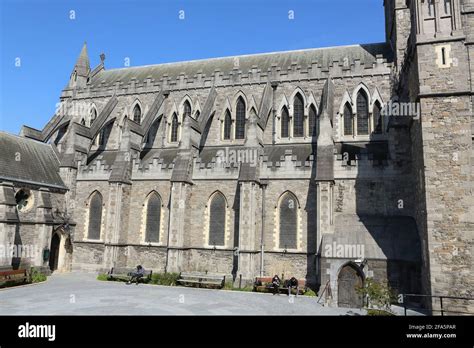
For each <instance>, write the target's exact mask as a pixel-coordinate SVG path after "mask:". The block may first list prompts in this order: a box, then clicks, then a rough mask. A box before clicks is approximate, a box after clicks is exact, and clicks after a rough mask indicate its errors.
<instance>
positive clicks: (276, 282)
mask: <svg viewBox="0 0 474 348" xmlns="http://www.w3.org/2000/svg"><path fill="white" fill-rule="evenodd" d="M280 284H281V280H280V277H279V276H278V275H276V274H275V276H274V277H273V278H272V290H273V295H275V294H278V295H279V294H280Z"/></svg>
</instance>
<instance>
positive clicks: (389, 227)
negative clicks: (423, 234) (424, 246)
mask: <svg viewBox="0 0 474 348" xmlns="http://www.w3.org/2000/svg"><path fill="white" fill-rule="evenodd" d="M334 220H335V223H334V234H330V233H325V234H323V236H322V247H323V248H322V250H323V253H324V250H325V245H333V243H334V242H335V243H336V244H337V245H364V254H365V255H364V258H366V259H378V260H386V259H390V260H400V261H412V262H420V260H421V246H420V239H419V237H418V231H417V228H416V223H415V220H414V219H412V218H411V217H405V216H391V217H382V216H381V217H378V216H357V215H349V214H344V215H338V216H337V217H336V218H335V219H334ZM323 256H324V255H323Z"/></svg>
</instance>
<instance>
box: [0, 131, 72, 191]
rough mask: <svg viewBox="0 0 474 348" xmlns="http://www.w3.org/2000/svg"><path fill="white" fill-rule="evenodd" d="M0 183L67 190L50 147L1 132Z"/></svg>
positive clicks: (56, 159)
mask: <svg viewBox="0 0 474 348" xmlns="http://www.w3.org/2000/svg"><path fill="white" fill-rule="evenodd" d="M18 158H19V160H17V159H18ZM0 180H4V181H13V182H18V183H26V184H33V185H38V186H41V187H50V188H58V189H67V187H66V185H65V184H64V182H63V181H62V179H61V177H60V176H59V159H58V157H57V156H56V154H55V152H54V150H53V148H52V146H51V145H50V144H45V143H41V142H39V141H36V140H31V139H27V138H22V137H19V136H16V135H13V134H9V133H5V132H0Z"/></svg>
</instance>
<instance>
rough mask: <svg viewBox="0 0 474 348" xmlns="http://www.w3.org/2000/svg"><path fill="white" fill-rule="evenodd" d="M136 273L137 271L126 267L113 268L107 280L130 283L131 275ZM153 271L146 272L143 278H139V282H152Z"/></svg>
mask: <svg viewBox="0 0 474 348" xmlns="http://www.w3.org/2000/svg"><path fill="white" fill-rule="evenodd" d="M133 272H136V269H131V268H124V267H112V268H111V269H110V271H109V272H108V273H107V279H109V280H123V281H128V280H129V279H130V274H131V273H133ZM152 274H153V271H152V270H150V271H147V270H145V271H144V273H143V277H141V278H139V282H142V283H148V282H150V281H151V276H152Z"/></svg>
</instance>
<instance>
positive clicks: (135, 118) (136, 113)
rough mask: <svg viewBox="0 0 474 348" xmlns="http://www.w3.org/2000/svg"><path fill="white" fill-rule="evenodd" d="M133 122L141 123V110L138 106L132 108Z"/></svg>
mask: <svg viewBox="0 0 474 348" xmlns="http://www.w3.org/2000/svg"><path fill="white" fill-rule="evenodd" d="M133 121H135V122H136V123H138V124H140V123H141V122H142V110H141V109H140V106H139V105H138V104H136V105H135V107H134V108H133Z"/></svg>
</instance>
